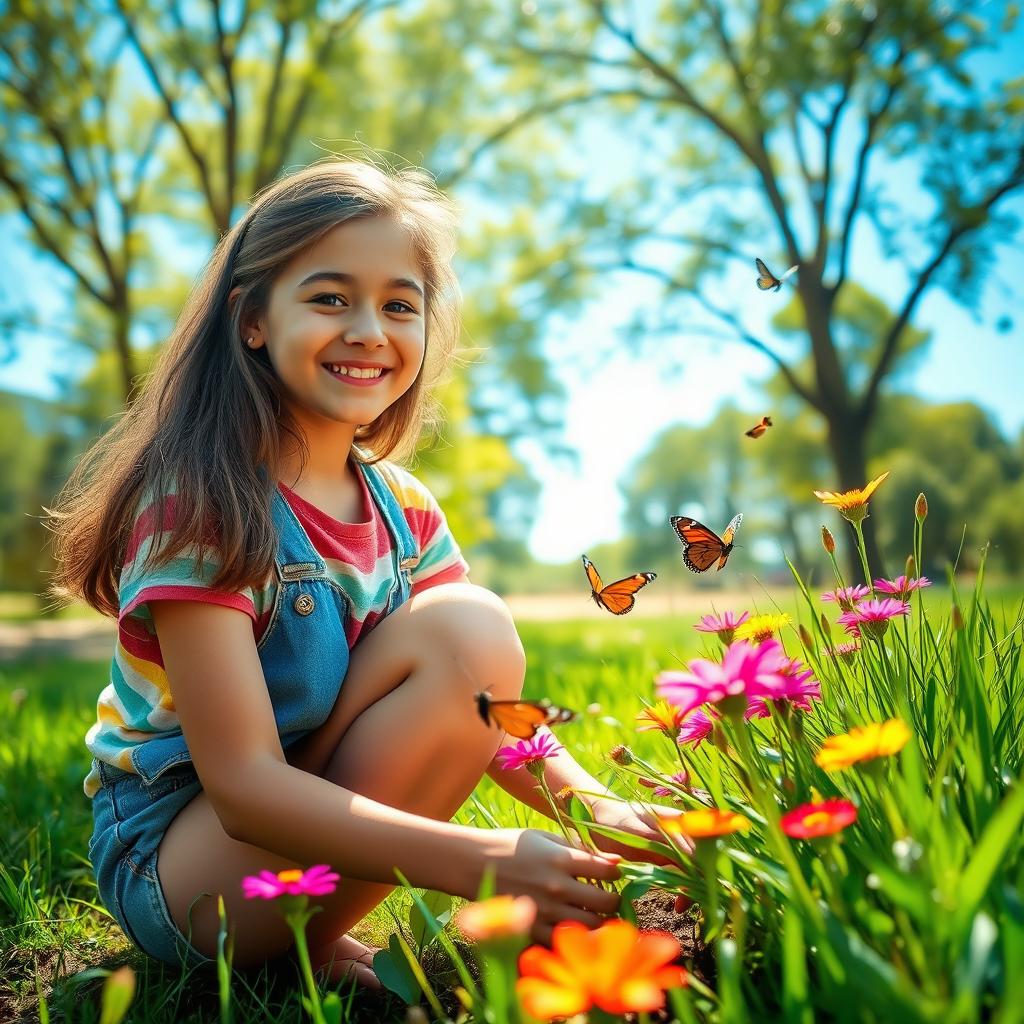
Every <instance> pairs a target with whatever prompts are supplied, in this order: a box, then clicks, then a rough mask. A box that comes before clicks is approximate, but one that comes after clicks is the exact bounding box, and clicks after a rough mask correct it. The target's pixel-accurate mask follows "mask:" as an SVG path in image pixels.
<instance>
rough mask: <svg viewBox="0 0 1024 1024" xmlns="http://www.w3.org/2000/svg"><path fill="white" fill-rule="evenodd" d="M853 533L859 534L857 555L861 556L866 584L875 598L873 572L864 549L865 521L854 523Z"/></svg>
mask: <svg viewBox="0 0 1024 1024" xmlns="http://www.w3.org/2000/svg"><path fill="white" fill-rule="evenodd" d="M853 532H854V533H856V534H857V554H858V555H860V565H861V568H862V569H863V570H864V583H865V585H866V586H868V587H870V588H871V594H872V596H874V593H875V587H874V584H872V582H871V570H870V569H869V568H868V553H867V550H866V548H865V547H864V523H863V521H859V522H854V524H853Z"/></svg>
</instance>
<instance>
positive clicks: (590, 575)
mask: <svg viewBox="0 0 1024 1024" xmlns="http://www.w3.org/2000/svg"><path fill="white" fill-rule="evenodd" d="M583 571H584V572H585V573H586V574H587V582H588V583H589V584H590V596H591V597H592V598H593V599H594V600H595V601H596V602H597V603H598V604H600V603H601V596H600V595H601V591H602V590H603V589H604V584H603V583H602V582H601V574H600V573H599V572H598V571H597V569H595V568H594V563H593V562H592V561H591V560H590V559H589V558H587V556H586V555H584V556H583Z"/></svg>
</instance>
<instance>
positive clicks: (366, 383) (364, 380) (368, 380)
mask: <svg viewBox="0 0 1024 1024" xmlns="http://www.w3.org/2000/svg"><path fill="white" fill-rule="evenodd" d="M323 369H324V372H325V373H329V374H330V375H331V376H332V377H333V378H334V379H335V380H340V381H341V382H342V383H344V384H351V385H352V386H353V387H357V388H372V387H373V385H374V384H379V383H380V382H381V381H382V380H383V379H384V378H385V377H386V376H387V375H388V374H389V373H390V372H391V371H390V370H381V371H380V376H379V377H351V376H349V375H348V374H342V373H334V372H332V371H331V370H328V369H327V367H326V366H325V367H323Z"/></svg>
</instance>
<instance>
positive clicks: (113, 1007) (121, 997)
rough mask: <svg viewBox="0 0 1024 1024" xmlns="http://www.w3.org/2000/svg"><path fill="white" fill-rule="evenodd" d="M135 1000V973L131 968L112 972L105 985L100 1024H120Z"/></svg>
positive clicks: (120, 968)
mask: <svg viewBox="0 0 1024 1024" xmlns="http://www.w3.org/2000/svg"><path fill="white" fill-rule="evenodd" d="M134 998H135V972H134V971H133V970H132V969H131V968H130V967H119V968H118V969H117V970H116V971H112V972H111V974H110V977H108V978H107V980H106V981H105V982H104V984H103V1010H102V1012H101V1013H100V1024H119V1022H120V1021H122V1020H124V1016H125V1014H126V1013H127V1012H128V1008H129V1007H130V1006H131V1005H132V1000H133V999H134Z"/></svg>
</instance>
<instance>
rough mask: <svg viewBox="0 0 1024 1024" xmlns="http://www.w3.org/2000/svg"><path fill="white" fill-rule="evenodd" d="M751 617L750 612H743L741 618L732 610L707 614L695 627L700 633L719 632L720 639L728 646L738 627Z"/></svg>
mask: <svg viewBox="0 0 1024 1024" xmlns="http://www.w3.org/2000/svg"><path fill="white" fill-rule="evenodd" d="M749 618H750V612H743V613H741V614H740V616H739V618H737V617H736V616H735V615H733V613H732V612H723V613H722V614H721V615H705V616H704V618H702V619H701V620H700V622H698V623H697V625H696V626H694V627H693V628H694V629H695V630H697V632H699V633H717V634H718V639H719V640H721V641H722V643H723V644H725V645H726V647H728V646H729V644H731V643H732V641H733V636H734V635H735V633H736V627H737V626H739V625H741V624H742V623H744V622H746V621H747V619H749Z"/></svg>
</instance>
